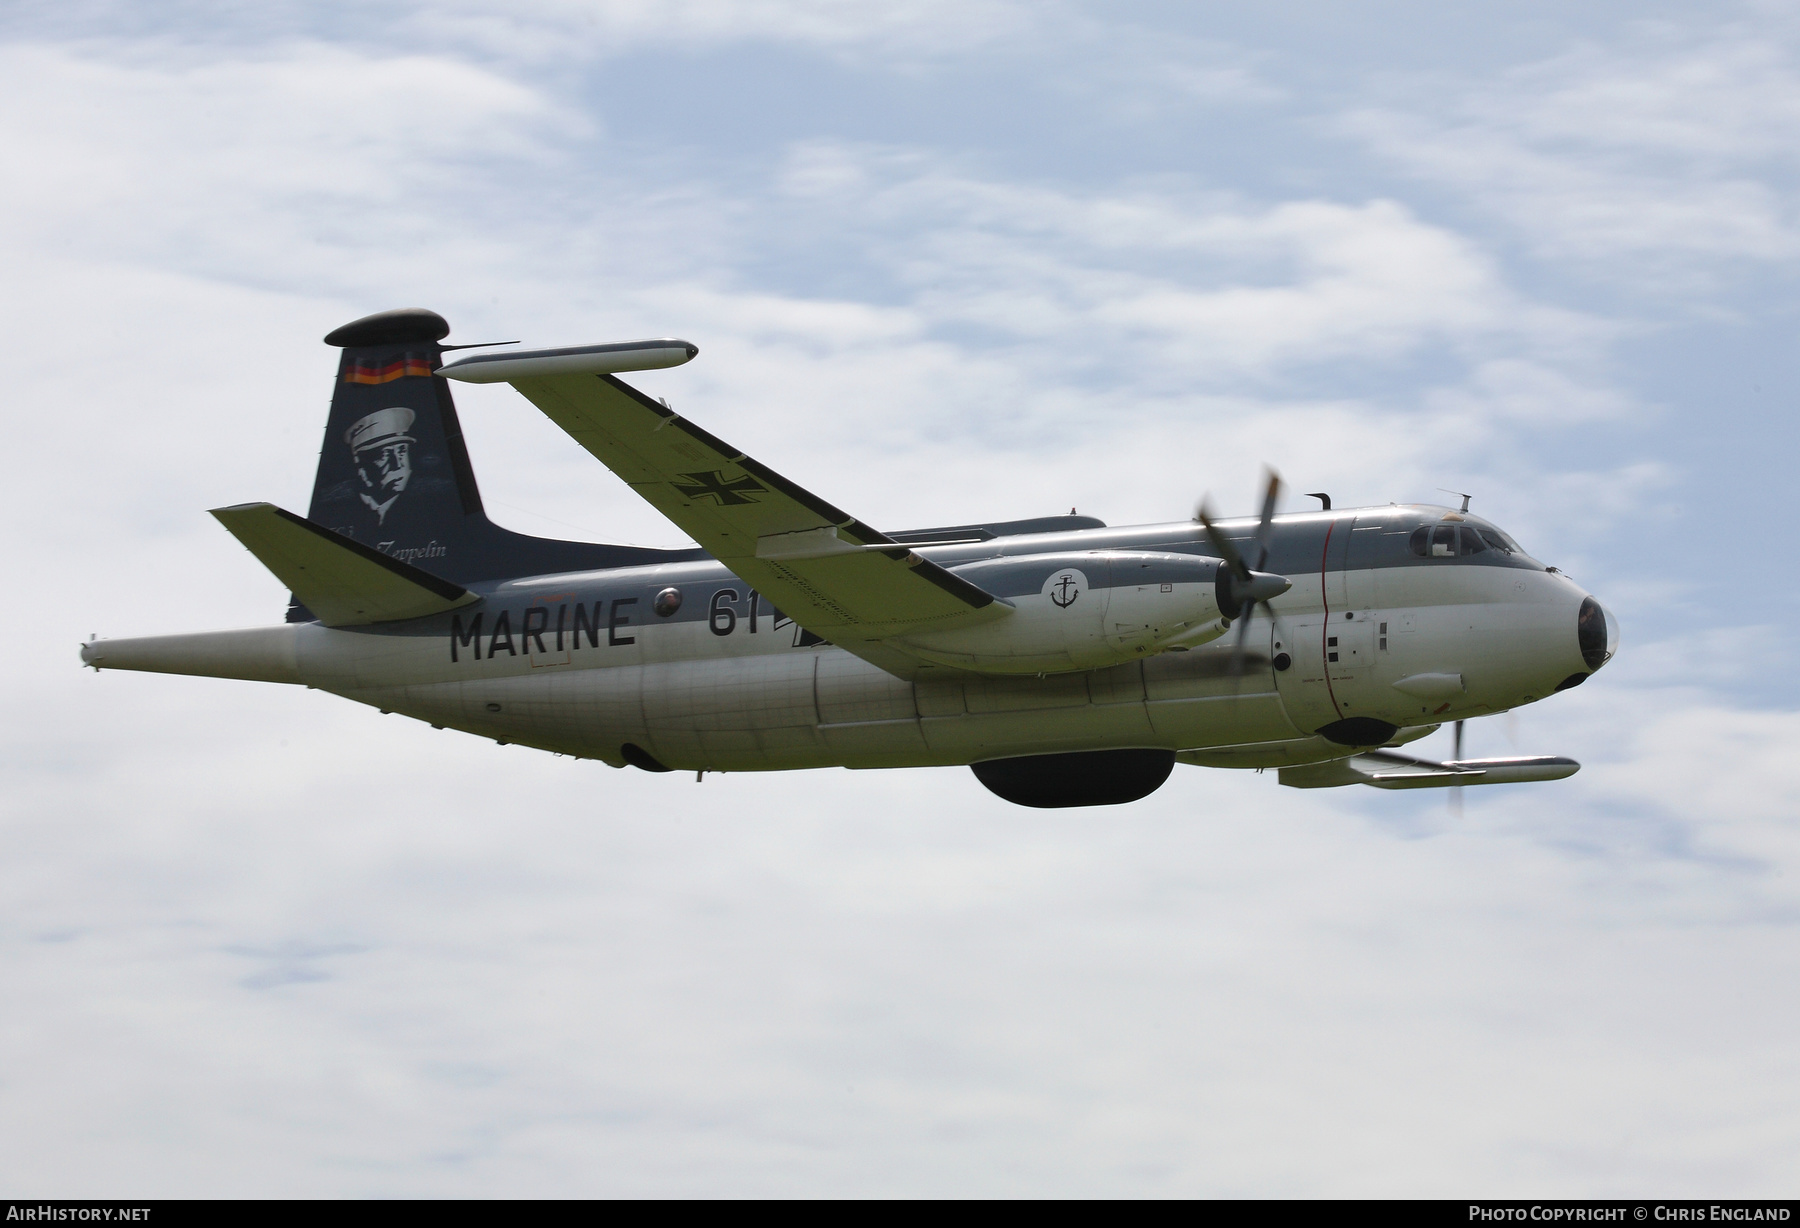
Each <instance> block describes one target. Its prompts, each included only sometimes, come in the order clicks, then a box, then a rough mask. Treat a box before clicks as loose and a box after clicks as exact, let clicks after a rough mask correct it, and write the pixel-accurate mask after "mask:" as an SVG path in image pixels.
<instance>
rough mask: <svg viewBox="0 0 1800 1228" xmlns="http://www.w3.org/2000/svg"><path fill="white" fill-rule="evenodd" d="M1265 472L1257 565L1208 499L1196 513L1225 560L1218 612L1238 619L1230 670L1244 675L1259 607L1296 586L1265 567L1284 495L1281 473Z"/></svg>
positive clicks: (1254, 544) (1271, 614)
mask: <svg viewBox="0 0 1800 1228" xmlns="http://www.w3.org/2000/svg"><path fill="white" fill-rule="evenodd" d="M1265 472H1267V474H1268V477H1269V481H1268V487H1267V489H1266V490H1265V491H1264V492H1263V505H1262V518H1261V519H1260V520H1259V521H1258V522H1257V525H1256V534H1255V536H1254V537H1252V538H1251V546H1252V547H1253V549H1254V551H1255V554H1256V565H1255V566H1254V567H1252V566H1251V565H1250V564H1249V563H1248V562H1246V561H1245V559H1244V556H1243V555H1242V554H1241V553H1240V552H1239V551H1238V548H1237V546H1236V545H1234V544H1233V543H1232V541H1231V539H1230V538H1228V537H1226V536H1225V534H1224V533H1222V532H1220V530H1219V526H1218V524H1217V523H1216V522H1215V521H1214V520H1213V515H1212V508H1211V507H1210V506H1209V505H1208V503H1207V500H1205V499H1201V500H1200V507H1199V509H1198V510H1196V511H1195V513H1194V518H1195V519H1196V520H1198V521H1199V522H1200V524H1201V525H1202V526H1203V527H1204V528H1205V529H1206V537H1207V540H1208V541H1210V542H1211V543H1212V547H1213V549H1214V550H1216V551H1218V553H1219V558H1220V559H1221V560H1222V561H1223V562H1224V566H1223V567H1221V568H1220V569H1219V587H1218V594H1219V613H1221V614H1223V615H1224V616H1225V617H1226V618H1235V619H1238V620H1239V622H1238V634H1237V645H1236V647H1235V648H1233V650H1232V656H1231V662H1232V665H1231V672H1232V673H1234V674H1241V673H1242V672H1243V669H1244V657H1245V655H1246V650H1247V649H1248V647H1249V643H1250V624H1251V622H1252V621H1253V620H1254V617H1255V614H1256V607H1257V606H1258V605H1262V606H1265V607H1267V606H1268V604H1269V602H1270V601H1272V600H1274V599H1275V598H1277V597H1279V596H1281V594H1283V593H1285V592H1287V591H1288V589H1290V588H1292V587H1294V585H1293V582H1292V581H1290V580H1289V579H1288V578H1287V577H1286V576H1277V575H1271V574H1270V573H1268V572H1265V571H1263V570H1262V569H1263V568H1264V567H1266V566H1267V565H1268V562H1269V535H1270V534H1271V533H1272V532H1273V530H1274V527H1275V501H1276V499H1278V498H1279V497H1280V496H1281V477H1280V475H1279V474H1277V473H1276V472H1275V471H1274V470H1273V469H1269V470H1266V471H1265ZM1269 617H1270V618H1271V619H1273V618H1274V617H1275V611H1274V610H1273V609H1270V610H1269Z"/></svg>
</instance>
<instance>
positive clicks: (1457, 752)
mask: <svg viewBox="0 0 1800 1228" xmlns="http://www.w3.org/2000/svg"><path fill="white" fill-rule="evenodd" d="M1451 737H1452V739H1453V742H1452V753H1451V755H1450V762H1452V763H1461V762H1462V738H1463V723H1462V722H1461V721H1458V722H1456V726H1455V732H1454V733H1452V734H1451ZM1462 791H1463V787H1462V786H1461V785H1451V786H1450V813H1451V814H1453V815H1455V816H1456V817H1457V818H1459V819H1460V818H1462V812H1463V795H1462Z"/></svg>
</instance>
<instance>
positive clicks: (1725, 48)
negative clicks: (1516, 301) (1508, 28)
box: [1345, 23, 1800, 286]
mask: <svg viewBox="0 0 1800 1228" xmlns="http://www.w3.org/2000/svg"><path fill="white" fill-rule="evenodd" d="M1785 34H1786V32H1785V31H1784V30H1782V29H1781V28H1779V27H1774V28H1771V27H1770V25H1769V24H1768V23H1764V24H1763V25H1761V26H1758V25H1755V24H1745V25H1739V26H1735V27H1732V28H1728V29H1725V30H1721V31H1706V32H1705V33H1704V34H1702V35H1701V36H1700V37H1698V38H1696V37H1695V36H1694V32H1693V31H1690V30H1687V29H1680V28H1668V27H1660V28H1659V27H1651V28H1649V29H1648V30H1647V31H1646V32H1645V33H1644V34H1643V35H1642V36H1640V37H1639V38H1638V39H1637V40H1636V41H1635V42H1633V43H1631V44H1628V45H1625V46H1605V47H1600V46H1590V47H1585V48H1582V49H1580V50H1577V51H1573V52H1570V53H1567V54H1564V55H1560V56H1556V57H1553V58H1551V59H1548V60H1546V61H1543V62H1540V63H1537V64H1533V65H1529V66H1526V67H1522V68H1519V69H1515V70H1513V71H1511V72H1508V73H1505V74H1502V75H1501V76H1499V77H1498V78H1495V79H1491V80H1489V81H1486V82H1480V83H1477V84H1474V85H1468V84H1465V83H1462V82H1451V81H1448V80H1441V79H1440V80H1435V81H1432V82H1430V83H1429V84H1423V85H1421V86H1420V87H1418V89H1417V90H1416V92H1415V95H1414V99H1413V100H1412V102H1411V103H1410V105H1406V106H1403V107H1386V108H1382V107H1369V108H1364V109H1361V110H1359V111H1355V112H1353V113H1351V114H1350V115H1349V117H1348V118H1347V119H1346V121H1345V122H1346V124H1347V127H1348V130H1349V131H1350V132H1352V133H1354V134H1356V135H1358V136H1360V137H1361V138H1363V139H1364V140H1366V141H1368V142H1369V143H1370V145H1371V146H1372V147H1373V148H1374V149H1375V150H1376V151H1377V152H1378V153H1379V154H1381V155H1383V156H1385V157H1387V158H1390V159H1393V160H1394V161H1395V162H1396V163H1397V164H1399V165H1400V166H1402V167H1403V168H1405V169H1406V170H1408V171H1409V172H1411V173H1413V174H1414V175H1417V176H1419V177H1421V178H1424V179H1428V180H1431V181H1435V182H1438V183H1441V184H1443V185H1445V186H1448V187H1450V188H1452V189H1454V190H1456V191H1458V192H1460V193H1463V194H1465V195H1466V196H1467V197H1468V198H1469V199H1470V200H1471V201H1473V202H1474V203H1475V204H1476V205H1477V206H1478V207H1480V208H1481V209H1483V210H1486V211H1491V212H1493V213H1495V214H1497V215H1499V216H1500V217H1502V218H1504V219H1505V221H1506V222H1507V223H1508V224H1509V225H1510V226H1511V227H1512V228H1513V229H1514V231H1515V233H1516V234H1517V235H1518V237H1519V238H1520V239H1521V240H1522V241H1523V242H1524V243H1525V244H1526V245H1528V246H1529V247H1530V248H1533V249H1535V250H1536V251H1537V252H1538V253H1539V254H1541V255H1545V256H1549V257H1554V258H1556V259H1559V260H1570V259H1573V260H1576V261H1579V262H1582V263H1583V264H1584V265H1587V266H1589V267H1590V268H1592V269H1594V270H1596V271H1601V270H1604V272H1605V273H1606V275H1608V276H1611V277H1616V278H1621V279H1624V280H1627V281H1632V282H1646V281H1652V280H1655V279H1657V278H1664V279H1666V278H1671V277H1677V278H1678V280H1677V281H1675V282H1674V283H1672V285H1673V286H1680V285H1683V284H1685V283H1686V281H1687V280H1688V279H1691V278H1693V277H1696V276H1705V277H1711V276H1716V275H1718V274H1719V273H1721V272H1723V271H1724V269H1723V268H1721V267H1720V265H1719V262H1721V261H1727V262H1729V261H1745V262H1755V261H1771V260H1773V261H1782V262H1786V261H1791V260H1793V259H1794V258H1795V257H1796V255H1800V220H1797V219H1796V216H1795V214H1794V210H1793V207H1792V204H1791V196H1792V187H1793V181H1794V180H1793V177H1794V171H1795V165H1794V150H1795V149H1796V147H1797V146H1796V139H1797V138H1800V72H1797V71H1796V68H1795V64H1794V59H1793V55H1792V52H1791V48H1790V45H1789V43H1788V40H1787V39H1786V38H1785ZM1740 267H1741V266H1740Z"/></svg>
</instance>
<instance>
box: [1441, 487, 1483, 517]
mask: <svg viewBox="0 0 1800 1228" xmlns="http://www.w3.org/2000/svg"><path fill="white" fill-rule="evenodd" d="M1438 489H1439V490H1441V491H1443V492H1444V493H1445V494H1447V495H1461V496H1462V501H1463V505H1462V510H1463V511H1465V512H1466V511H1468V510H1469V500H1470V499H1473V498H1474V497H1475V496H1474V495H1465V494H1463V492H1462V491H1460V490H1451V489H1450V488H1449V487H1448V486H1440V487H1438Z"/></svg>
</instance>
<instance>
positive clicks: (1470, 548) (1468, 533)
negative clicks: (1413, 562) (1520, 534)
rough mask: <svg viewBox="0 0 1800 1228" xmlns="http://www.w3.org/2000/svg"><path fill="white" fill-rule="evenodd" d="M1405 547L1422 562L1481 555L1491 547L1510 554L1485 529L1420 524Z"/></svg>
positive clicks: (1497, 538)
mask: <svg viewBox="0 0 1800 1228" xmlns="http://www.w3.org/2000/svg"><path fill="white" fill-rule="evenodd" d="M1406 544H1407V546H1408V547H1410V548H1411V550H1412V552H1413V553H1414V554H1416V555H1418V556H1419V557H1420V558H1422V559H1448V558H1455V557H1456V556H1458V555H1468V554H1483V553H1485V552H1486V551H1487V549H1488V548H1489V547H1490V546H1491V547H1493V548H1494V549H1496V550H1501V551H1504V552H1505V553H1507V554H1512V553H1513V550H1512V549H1509V548H1508V547H1507V545H1506V544H1505V539H1504V538H1502V537H1501V536H1500V535H1499V534H1497V533H1494V532H1493V531H1491V530H1488V529H1477V528H1475V526H1474V525H1461V526H1458V525H1453V524H1437V525H1431V524H1427V525H1420V526H1419V527H1418V528H1416V529H1414V530H1413V532H1412V536H1411V537H1410V538H1408V539H1407V543H1406Z"/></svg>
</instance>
